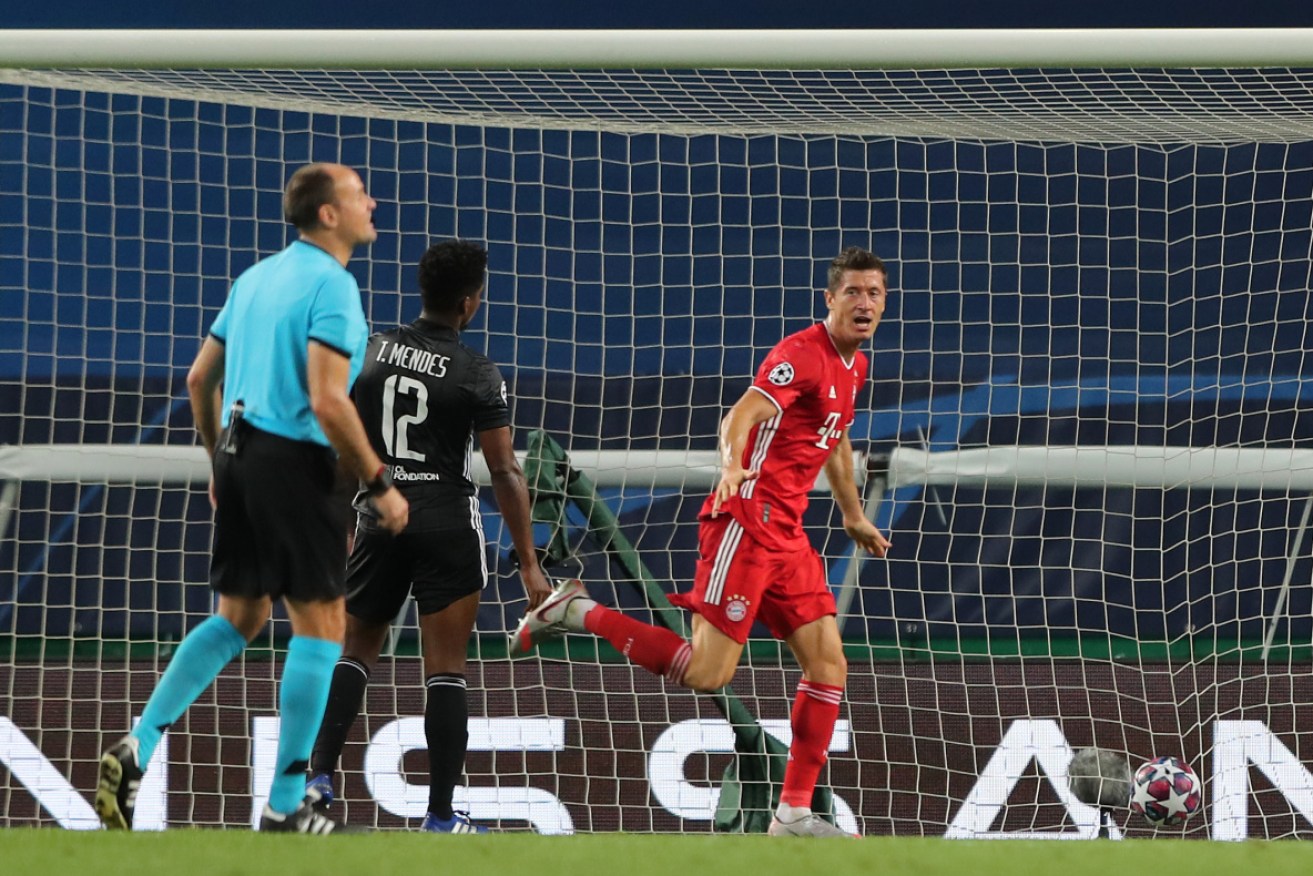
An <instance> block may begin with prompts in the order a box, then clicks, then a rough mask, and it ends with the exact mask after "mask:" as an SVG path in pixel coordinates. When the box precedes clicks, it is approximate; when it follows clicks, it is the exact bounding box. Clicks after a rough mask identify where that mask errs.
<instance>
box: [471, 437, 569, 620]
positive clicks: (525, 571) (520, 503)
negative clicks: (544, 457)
mask: <svg viewBox="0 0 1313 876" xmlns="http://www.w3.org/2000/svg"><path fill="white" fill-rule="evenodd" d="M479 449H481V450H482V451H483V461H484V462H486V463H487V464H488V473H489V474H490V475H492V494H493V497H494V498H496V500H497V510H498V511H500V512H501V516H502V519H503V520H505V521H506V528H507V529H509V530H510V532H511V542H512V543H513V544H514V545H515V553H516V554H517V555H518V556H519V558H520V581H521V582H523V584H524V593H525V595H526V596H528V597H529V611H533V610H534V609H535V608H537V607H538V606H539V605H542V602H543V600H544V599H546V598H547V597H548V596H549V595H551V592H552V585H551V584H549V583H547V576H546V575H544V574H543V570H542V568H541V567H540V566H539V565H538V553H537V551H536V550H535V549H534V546H533V521H532V520H531V519H530V514H529V485H528V483H527V482H526V481H525V479H524V470H523V469H521V468H520V461H519V460H518V459H516V458H515V450H514V448H513V447H512V445H511V428H510V426H498V427H495V428H492V429H485V430H483V431H482V432H480V433H479Z"/></svg>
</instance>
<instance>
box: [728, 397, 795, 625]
mask: <svg viewBox="0 0 1313 876" xmlns="http://www.w3.org/2000/svg"><path fill="white" fill-rule="evenodd" d="M789 376H790V377H792V374H790V375H789ZM747 616H748V603H747V602H746V601H745V600H744V599H743V598H742V597H741V596H731V597H730V600H729V602H727V603H725V617H727V618H729V619H730V620H731V621H733V622H734V623H738V622H739V621H741V620H743V619H744V618H745V617H747Z"/></svg>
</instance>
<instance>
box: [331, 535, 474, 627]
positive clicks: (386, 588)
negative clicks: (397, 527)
mask: <svg viewBox="0 0 1313 876" xmlns="http://www.w3.org/2000/svg"><path fill="white" fill-rule="evenodd" d="M487 581H488V563H487V556H486V555H485V554H484V545H483V535H482V533H480V532H478V531H476V530H474V529H439V530H428V531H421V532H411V531H406V532H403V533H401V534H400V535H393V534H392V533H390V532H387V531H386V530H382V529H377V528H374V527H366V526H363V525H362V526H360V527H359V528H358V529H357V530H356V540H355V545H354V547H352V548H351V560H350V561H349V563H348V565H347V585H346V586H347V597H346V610H347V613H348V614H350V615H351V616H352V617H357V618H360V619H361V620H363V621H368V622H373V623H381V622H383V621H390V620H392V619H393V618H394V617H396V616H397V614H398V613H399V612H400V611H401V607H402V606H403V605H405V603H406V597H407V596H409V595H410V594H411V592H412V591H413V592H414V594H415V604H416V606H417V607H418V609H419V613H420V614H422V615H424V614H434V613H436V612H439V611H442V610H443V609H444V608H446V607H447V606H449V605H451V604H452V603H453V602H455V601H456V600H458V599H464V598H465V597H466V596H469V595H470V594H471V593H477V592H479V591H480V590H482V589H483V586H484V585H485V584H486V583H487Z"/></svg>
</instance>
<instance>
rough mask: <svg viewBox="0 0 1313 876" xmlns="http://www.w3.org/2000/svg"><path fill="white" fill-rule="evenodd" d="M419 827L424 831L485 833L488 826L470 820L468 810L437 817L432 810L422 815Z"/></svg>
mask: <svg viewBox="0 0 1313 876" xmlns="http://www.w3.org/2000/svg"><path fill="white" fill-rule="evenodd" d="M419 829H420V830H422V831H424V832H425V833H487V832H488V828H486V827H484V826H483V825H481V824H475V823H474V822H472V821H470V814H469V813H468V812H459V811H453V812H452V813H451V818H438V817H437V816H436V815H434V814H433V813H432V812H430V813H428V814H427V815H425V816H424V823H423V824H421V825H420V826H419Z"/></svg>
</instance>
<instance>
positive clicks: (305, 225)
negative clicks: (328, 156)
mask: <svg viewBox="0 0 1313 876" xmlns="http://www.w3.org/2000/svg"><path fill="white" fill-rule="evenodd" d="M336 200H337V180H335V179H333V175H332V174H331V173H329V172H328V165H326V164H307V165H306V166H305V167H302V168H300V169H299V170H297V172H296V173H294V174H292V178H291V179H289V180H288V181H287V188H286V189H285V190H284V191H283V217H284V218H285V219H287V221H288V222H290V223H292V224H293V225H295V226H296V230H297V231H314V230H315V229H316V228H318V227H319V208H320V207H322V206H324V205H325V204H331V203H333V202H334V201H336Z"/></svg>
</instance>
